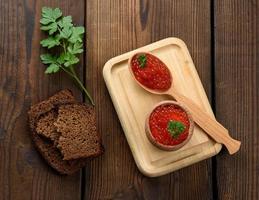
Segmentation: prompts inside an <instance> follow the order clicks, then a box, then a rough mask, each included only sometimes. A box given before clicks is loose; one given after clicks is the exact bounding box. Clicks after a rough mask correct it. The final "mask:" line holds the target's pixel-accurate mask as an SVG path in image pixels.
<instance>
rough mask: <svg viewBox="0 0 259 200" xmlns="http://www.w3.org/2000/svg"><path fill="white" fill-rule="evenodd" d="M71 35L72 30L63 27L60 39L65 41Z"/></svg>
mask: <svg viewBox="0 0 259 200" xmlns="http://www.w3.org/2000/svg"><path fill="white" fill-rule="evenodd" d="M71 34H72V30H71V28H69V27H64V28H63V30H62V31H61V32H60V37H61V38H64V39H67V38H69V37H70V35H71Z"/></svg>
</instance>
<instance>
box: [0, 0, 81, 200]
mask: <svg viewBox="0 0 259 200" xmlns="http://www.w3.org/2000/svg"><path fill="white" fill-rule="evenodd" d="M73 2H74V1H72V0H63V1H33V0H23V1H22V0H10V1H4V0H0V199H1V200H8V199H26V200H27V199H42V200H45V199H80V189H81V188H80V172H79V173H77V174H75V175H73V176H60V175H57V174H56V173H55V172H54V171H53V170H52V169H51V168H50V167H49V166H47V164H46V163H45V161H43V159H42V158H41V157H40V156H39V154H38V153H37V152H36V150H35V148H34V147H33V145H32V142H31V138H30V135H29V129H28V127H27V110H28V109H29V107H30V105H32V104H34V103H36V102H38V101H40V100H43V99H45V98H47V97H48V96H50V95H52V94H53V93H54V92H56V91H58V90H60V89H61V88H70V89H72V90H73V91H74V92H75V94H76V95H77V97H78V98H79V99H80V98H81V92H79V91H78V90H77V89H76V88H75V87H74V86H73V84H72V82H71V81H70V80H69V79H68V78H64V77H65V75H64V74H62V75H61V74H59V75H53V76H47V75H45V74H44V66H43V65H42V64H40V63H41V62H40V60H39V54H40V53H41V52H42V49H41V48H40V44H39V42H40V40H41V39H42V38H43V37H44V34H42V33H41V31H40V27H39V19H40V14H41V7H42V6H46V5H48V6H58V7H60V8H61V9H62V10H63V11H64V13H65V14H71V15H73V17H74V20H75V22H76V23H77V24H82V25H83V23H84V1H83V0H80V1H77V3H76V4H75V3H73ZM82 65H83V63H81V64H80V66H81V67H79V69H80V71H82Z"/></svg>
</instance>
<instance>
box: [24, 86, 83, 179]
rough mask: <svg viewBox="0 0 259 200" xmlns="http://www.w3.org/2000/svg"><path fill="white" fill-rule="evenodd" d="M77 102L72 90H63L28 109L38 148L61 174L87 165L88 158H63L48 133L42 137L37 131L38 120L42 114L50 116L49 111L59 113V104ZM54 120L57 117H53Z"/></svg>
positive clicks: (32, 131)
mask: <svg viewBox="0 0 259 200" xmlns="http://www.w3.org/2000/svg"><path fill="white" fill-rule="evenodd" d="M75 102H76V100H75V98H74V96H73V94H72V93H71V91H69V90H62V91H60V92H58V93H57V94H55V95H53V96H52V97H50V98H49V99H47V100H45V101H42V102H40V103H38V104H36V105H33V106H32V107H31V109H30V110H29V111H28V116H29V125H30V128H31V136H32V139H33V142H34V144H35V146H36V148H37V149H38V151H39V152H40V154H41V155H42V156H43V158H44V159H45V160H46V161H47V163H48V164H49V165H50V166H51V167H52V168H54V169H55V170H57V171H58V172H59V173H60V174H72V173H74V172H76V171H78V170H79V169H80V168H82V167H83V166H85V165H86V162H87V160H86V159H77V160H70V161H65V160H63V156H62V154H61V153H60V151H59V150H58V149H57V147H56V144H54V143H53V142H51V141H50V140H48V139H47V138H48V136H47V135H45V134H46V133H45V134H44V135H45V136H44V137H42V136H41V135H40V134H38V133H37V132H36V128H37V122H38V121H39V120H40V119H41V117H42V116H48V113H51V112H56V114H57V110H58V106H61V105H64V104H68V103H75ZM53 120H55V119H54V118H53ZM53 123H54V121H53ZM38 126H39V125H38ZM42 126H43V124H42ZM50 135H51V134H50ZM46 136H47V137H46ZM50 137H52V136H50Z"/></svg>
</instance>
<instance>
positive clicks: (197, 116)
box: [168, 88, 241, 154]
mask: <svg viewBox="0 0 259 200" xmlns="http://www.w3.org/2000/svg"><path fill="white" fill-rule="evenodd" d="M168 95H170V96H172V97H174V98H175V100H177V101H178V102H181V103H183V104H184V105H185V106H186V107H187V108H188V109H189V110H190V112H191V114H192V117H193V119H194V121H195V122H196V123H197V124H198V125H199V126H200V127H201V128H202V129H203V130H204V131H205V132H207V134H208V135H210V136H211V137H212V138H213V139H214V140H215V141H216V142H218V143H221V144H224V145H225V146H226V148H227V150H228V152H229V154H234V153H236V152H237V151H238V150H239V148H240V145H241V142H240V141H238V140H235V139H233V138H231V137H230V135H229V133H228V130H227V129H226V128H225V127H224V126H222V125H221V124H220V123H219V122H218V121H217V120H216V119H213V118H212V117H211V116H210V115H208V114H207V113H206V112H205V111H203V110H202V109H200V107H199V106H198V105H197V104H196V103H194V102H193V101H192V100H191V99H189V98H187V97H185V96H184V95H182V94H179V93H178V92H177V91H175V89H173V88H171V90H170V91H169V92H168Z"/></svg>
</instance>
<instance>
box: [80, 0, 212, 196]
mask: <svg viewBox="0 0 259 200" xmlns="http://www.w3.org/2000/svg"><path fill="white" fill-rule="evenodd" d="M86 26H87V30H88V31H87V36H88V38H87V57H86V60H87V61H86V62H87V70H86V82H87V85H88V87H89V88H90V90H91V92H92V94H93V96H94V98H95V102H96V109H97V113H98V122H99V130H100V132H101V133H102V136H103V142H104V146H105V148H106V152H105V154H104V155H103V156H102V157H100V158H98V159H96V160H94V161H92V162H91V165H90V166H89V167H88V168H87V169H86V191H85V199H110V198H117V199H136V198H138V199H142V198H145V199H193V198H197V199H210V198H212V184H211V160H207V161H203V162H200V163H198V164H195V165H193V166H190V167H187V168H185V169H182V170H179V171H177V172H174V173H172V174H169V175H166V176H163V177H160V178H147V177H145V176H143V175H142V174H141V173H140V172H139V171H138V169H137V167H136V165H135V163H134V160H133V157H132V155H131V152H130V149H129V146H128V144H127V141H126V139H125V137H124V134H123V131H122V129H121V127H120V123H119V120H118V118H117V115H116V112H115V110H114V108H113V105H112V102H111V100H110V97H109V94H108V92H107V89H106V87H105V84H104V81H103V77H102V68H103V65H104V64H105V62H106V61H107V60H108V59H110V58H112V57H114V56H116V55H119V54H122V53H125V52H127V51H130V50H133V49H135V48H137V47H141V46H143V45H146V44H148V43H151V42H154V41H157V40H159V39H163V38H166V37H171V36H175V37H180V38H182V39H183V40H184V41H185V42H186V43H187V45H188V47H189V49H190V52H191V54H192V56H193V59H194V62H195V64H196V67H197V69H198V72H199V75H200V77H201V79H202V82H203V84H204V86H205V89H206V91H207V94H208V96H209V97H210V95H211V90H210V87H211V84H210V80H211V79H210V77H211V76H210V74H211V67H210V61H211V60H210V53H211V52H210V51H211V47H210V34H211V32H210V2H209V1H206V0H204V1H199V2H198V1H187V0H183V1H170V0H163V1H155V0H153V1H143V0H141V1H139V0H138V1H130V0H127V1H119V0H116V1H112V0H106V1H101V0H96V1H86ZM186 191H188V192H186Z"/></svg>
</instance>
